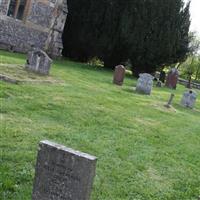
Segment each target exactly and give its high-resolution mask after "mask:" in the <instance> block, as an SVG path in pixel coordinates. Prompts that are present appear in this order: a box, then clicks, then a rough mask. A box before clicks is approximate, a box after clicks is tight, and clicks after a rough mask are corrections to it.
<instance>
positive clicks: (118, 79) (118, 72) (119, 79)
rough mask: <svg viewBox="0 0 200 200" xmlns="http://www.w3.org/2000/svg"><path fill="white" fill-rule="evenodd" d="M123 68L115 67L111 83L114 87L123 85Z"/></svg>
mask: <svg viewBox="0 0 200 200" xmlns="http://www.w3.org/2000/svg"><path fill="white" fill-rule="evenodd" d="M125 71H126V70H125V67H124V66H123V65H118V66H116V67H115V72H114V77H113V83H114V84H116V85H123V82H124V76H125Z"/></svg>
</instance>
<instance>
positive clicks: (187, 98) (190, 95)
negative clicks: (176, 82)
mask: <svg viewBox="0 0 200 200" xmlns="http://www.w3.org/2000/svg"><path fill="white" fill-rule="evenodd" d="M196 99H197V94H196V93H195V92H194V91H192V90H190V91H186V92H184V94H183V97H182V99H181V105H183V106H184V107H188V108H194V106H195V103H196Z"/></svg>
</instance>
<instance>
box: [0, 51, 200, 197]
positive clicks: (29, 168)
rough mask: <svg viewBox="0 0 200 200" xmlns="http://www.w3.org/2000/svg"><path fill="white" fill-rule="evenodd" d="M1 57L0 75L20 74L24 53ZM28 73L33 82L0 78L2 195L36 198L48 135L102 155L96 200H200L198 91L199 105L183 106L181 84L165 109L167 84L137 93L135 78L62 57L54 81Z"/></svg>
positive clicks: (98, 169)
mask: <svg viewBox="0 0 200 200" xmlns="http://www.w3.org/2000/svg"><path fill="white" fill-rule="evenodd" d="M0 62H1V63H4V66H3V65H2V66H1V67H0V70H1V71H0V74H2V73H9V74H10V76H14V77H18V76H19V77H20V76H22V75H20V74H23V73H21V72H20V73H19V71H17V70H16V69H17V68H18V67H19V68H20V66H21V65H22V64H24V63H25V56H24V55H20V54H12V53H6V52H3V51H0ZM6 64H16V65H17V67H16V69H15V68H12V69H10V68H9V69H10V70H8V68H6ZM12 67H13V66H12ZM22 71H23V70H22ZM25 74H26V73H25ZM24 76H26V75H24ZM30 77H32V78H33V79H34V80H36V81H35V82H24V83H22V84H18V85H15V84H10V83H5V82H2V81H1V82H0V103H1V107H0V108H1V110H0V114H1V115H0V117H1V118H0V120H1V121H0V122H1V125H0V130H1V131H0V199H2V200H10V199H12V200H30V199H31V192H32V184H33V178H34V166H35V162H36V155H37V147H38V143H39V141H41V140H44V139H48V140H51V141H54V142H57V143H61V144H63V145H66V146H68V147H71V148H74V149H76V150H80V151H83V152H87V153H90V154H92V155H95V156H97V157H98V163H97V170H96V177H95V182H94V187H93V192H92V197H91V199H92V200H166V199H169V200H197V199H198V196H199V195H200V95H199V96H198V101H197V104H196V108H195V109H194V110H190V109H186V108H183V107H181V106H180V105H179V103H180V99H181V96H182V93H183V92H184V91H185V88H184V87H183V86H180V85H179V86H178V89H177V90H176V91H173V92H174V93H175V95H176V96H175V99H174V103H173V106H174V109H169V110H168V109H167V108H165V107H164V106H163V105H164V104H165V103H166V102H167V100H168V98H169V95H170V93H171V90H170V89H167V88H156V87H154V88H153V92H152V95H151V96H145V95H140V94H137V93H135V92H134V89H133V87H134V86H135V85H136V80H135V79H132V78H131V77H130V76H127V77H126V80H125V83H124V86H122V87H118V86H115V85H113V84H112V72H111V71H107V70H105V69H103V68H100V67H94V66H89V65H86V64H81V63H75V62H70V61H62V60H60V61H56V62H55V63H54V65H53V68H52V70H51V77H49V78H47V79H48V80H49V79H50V82H37V80H44V79H45V78H44V77H40V76H36V75H31V76H30ZM30 77H29V78H30ZM23 78H24V79H26V78H27V77H23ZM51 80H52V82H51ZM197 92H198V93H199V91H197ZM199 94H200V93H199Z"/></svg>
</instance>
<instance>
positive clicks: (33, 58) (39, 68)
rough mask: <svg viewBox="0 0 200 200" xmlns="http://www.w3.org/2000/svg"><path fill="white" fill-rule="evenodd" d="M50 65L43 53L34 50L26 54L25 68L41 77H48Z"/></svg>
mask: <svg viewBox="0 0 200 200" xmlns="http://www.w3.org/2000/svg"><path fill="white" fill-rule="evenodd" d="M51 63H52V60H51V58H49V56H48V55H47V54H46V53H45V52H44V51H42V50H41V49H37V48H35V49H34V50H33V51H30V52H29V53H28V58H27V63H26V68H27V69H29V70H31V71H33V72H36V73H39V74H41V75H48V74H49V71H50V68H51Z"/></svg>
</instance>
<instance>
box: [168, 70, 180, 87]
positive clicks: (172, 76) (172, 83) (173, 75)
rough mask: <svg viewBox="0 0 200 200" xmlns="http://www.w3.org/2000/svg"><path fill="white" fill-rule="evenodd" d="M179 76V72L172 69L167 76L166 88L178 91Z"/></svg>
mask: <svg viewBox="0 0 200 200" xmlns="http://www.w3.org/2000/svg"><path fill="white" fill-rule="evenodd" d="M178 76H179V72H178V70H177V69H176V68H172V69H171V70H170V71H169V73H168V75H167V80H166V86H167V87H169V88H171V89H176V85H177V82H178Z"/></svg>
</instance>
